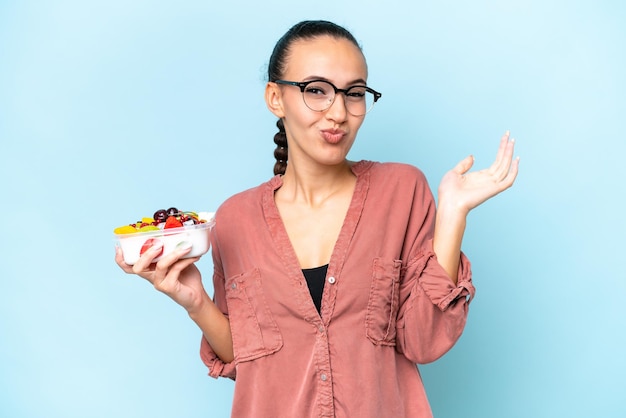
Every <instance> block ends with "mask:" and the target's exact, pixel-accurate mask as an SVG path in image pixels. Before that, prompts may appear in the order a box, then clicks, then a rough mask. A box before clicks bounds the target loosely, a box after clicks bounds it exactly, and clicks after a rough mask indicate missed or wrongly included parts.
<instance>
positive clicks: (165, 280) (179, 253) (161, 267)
mask: <svg viewBox="0 0 626 418" xmlns="http://www.w3.org/2000/svg"><path fill="white" fill-rule="evenodd" d="M189 251H191V243H189V242H187V241H183V242H181V243H180V244H178V245H177V248H176V250H174V251H172V253H170V254H169V255H168V256H167V257H163V258H162V259H161V260H159V262H158V263H157V264H156V267H155V273H156V274H155V280H154V282H153V283H152V284H153V285H154V287H156V288H157V289H159V290H161V291H165V290H164V289H169V288H171V287H172V285H173V284H174V283H176V282H177V281H178V276H179V275H180V272H181V271H182V270H183V268H180V265H181V264H182V265H184V267H187V266H188V265H189V264H192V263H193V262H194V261H193V259H191V260H192V261H191V262H189V261H188V260H189V259H187V258H185V259H182V257H184V256H185V255H186V254H188V253H189ZM181 259H182V260H181Z"/></svg>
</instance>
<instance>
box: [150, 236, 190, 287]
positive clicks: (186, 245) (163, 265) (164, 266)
mask: <svg viewBox="0 0 626 418" xmlns="http://www.w3.org/2000/svg"><path fill="white" fill-rule="evenodd" d="M189 251H191V243H190V242H188V241H182V242H180V243H179V244H178V245H177V246H176V248H175V249H174V251H172V252H171V253H169V254H168V255H167V256H165V257H163V258H161V259H160V260H159V261H158V263H156V266H155V271H156V272H157V274H158V275H159V277H160V278H161V279H164V278H165V275H166V273H167V272H168V271H169V269H170V267H171V266H173V265H174V263H176V262H177V261H178V260H180V259H181V258H182V257H184V256H185V255H186V254H188V253H189ZM160 273H163V274H162V275H161V274H160Z"/></svg>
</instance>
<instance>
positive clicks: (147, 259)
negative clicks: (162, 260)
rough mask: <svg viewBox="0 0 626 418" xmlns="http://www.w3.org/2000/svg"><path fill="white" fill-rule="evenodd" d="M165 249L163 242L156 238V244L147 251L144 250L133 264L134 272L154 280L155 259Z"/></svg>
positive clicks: (150, 280) (151, 280)
mask: <svg viewBox="0 0 626 418" xmlns="http://www.w3.org/2000/svg"><path fill="white" fill-rule="evenodd" d="M162 250H163V243H162V242H161V241H159V240H156V241H155V242H154V244H152V246H151V247H150V248H148V250H147V251H146V252H144V253H143V254H142V255H141V257H139V260H137V262H136V263H135V264H134V265H133V269H132V270H133V273H135V274H138V275H140V276H141V277H143V278H145V279H146V280H148V281H149V282H153V280H154V278H153V275H152V274H147V273H152V272H153V271H154V266H153V265H152V264H153V263H154V259H155V258H157V257H158V256H159V255H160V254H161V251H162Z"/></svg>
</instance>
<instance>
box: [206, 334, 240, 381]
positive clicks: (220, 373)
mask: <svg viewBox="0 0 626 418" xmlns="http://www.w3.org/2000/svg"><path fill="white" fill-rule="evenodd" d="M200 358H201V359H202V362H203V363H204V364H205V366H207V367H208V369H209V376H211V377H213V378H216V379H217V378H218V377H228V378H230V379H233V380H235V377H236V375H237V370H236V366H235V363H234V362H232V363H224V362H223V361H222V360H220V359H219V357H217V355H216V354H215V352H213V349H212V348H211V346H210V345H209V343H208V342H207V340H206V339H205V338H204V336H202V341H201V342H200Z"/></svg>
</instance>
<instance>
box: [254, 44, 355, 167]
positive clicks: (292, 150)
mask: <svg viewBox="0 0 626 418" xmlns="http://www.w3.org/2000/svg"><path fill="white" fill-rule="evenodd" d="M283 79H284V80H288V81H297V82H303V81H309V80H315V79H322V80H327V81H330V82H331V83H332V84H334V85H335V86H336V87H337V88H340V89H346V88H348V87H350V86H353V85H357V84H358V85H364V84H366V80H367V64H366V62H365V58H364V56H363V54H362V53H361V51H360V49H359V48H358V47H356V46H355V45H354V44H352V43H351V42H350V41H348V40H345V39H337V38H333V37H330V36H323V37H318V38H314V39H309V40H300V41H296V42H294V43H293V44H292V45H291V47H290V51H289V54H288V56H287V62H286V69H285V73H284V74H283ZM268 92H269V93H268ZM266 94H267V95H266V100H267V101H268V107H269V108H270V110H272V112H273V113H274V114H275V115H276V116H278V117H279V118H283V120H284V125H285V131H286V133H287V140H288V143H289V147H288V152H289V164H296V165H299V164H303V163H304V164H309V163H310V162H313V163H316V164H321V165H337V164H341V163H343V162H344V161H345V159H346V156H347V154H348V151H349V150H350V148H351V147H352V144H353V143H354V139H355V137H356V134H357V131H358V130H359V128H360V126H361V124H362V123H363V119H364V116H353V115H351V114H350V113H349V112H348V111H347V110H346V106H345V101H344V100H345V96H344V95H343V94H342V93H337V94H336V97H335V101H334V102H333V104H332V105H331V106H330V107H329V108H328V109H327V110H325V111H321V112H317V111H314V110H311V109H309V108H308V107H307V106H306V104H305V103H304V100H303V98H302V92H301V91H300V88H299V87H295V86H290V85H279V84H275V83H269V84H268V90H267V91H266Z"/></svg>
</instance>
